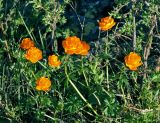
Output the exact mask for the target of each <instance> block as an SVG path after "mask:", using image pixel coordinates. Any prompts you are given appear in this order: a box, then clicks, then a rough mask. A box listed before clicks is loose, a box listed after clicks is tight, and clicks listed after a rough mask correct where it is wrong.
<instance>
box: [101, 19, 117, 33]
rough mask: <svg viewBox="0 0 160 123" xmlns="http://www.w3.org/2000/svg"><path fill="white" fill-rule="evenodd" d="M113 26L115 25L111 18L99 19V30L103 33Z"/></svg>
mask: <svg viewBox="0 0 160 123" xmlns="http://www.w3.org/2000/svg"><path fill="white" fill-rule="evenodd" d="M115 24H116V23H115V21H114V19H113V18H111V17H105V18H101V20H100V21H99V27H100V30H103V31H106V30H109V29H111V28H112V27H113V26H114V25H115Z"/></svg>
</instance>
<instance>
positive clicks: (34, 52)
mask: <svg viewBox="0 0 160 123" xmlns="http://www.w3.org/2000/svg"><path fill="white" fill-rule="evenodd" d="M25 58H26V59H27V60H29V61H31V62H32V63H36V62H38V61H39V60H41V59H42V51H41V50H40V49H38V48H36V47H31V48H30V49H29V50H27V52H26V54H25Z"/></svg>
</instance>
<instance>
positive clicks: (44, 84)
mask: <svg viewBox="0 0 160 123" xmlns="http://www.w3.org/2000/svg"><path fill="white" fill-rule="evenodd" d="M50 86H51V81H50V80H49V79H48V78H46V77H40V78H39V79H38V80H37V81H36V89H37V90H42V91H48V90H49V88H50Z"/></svg>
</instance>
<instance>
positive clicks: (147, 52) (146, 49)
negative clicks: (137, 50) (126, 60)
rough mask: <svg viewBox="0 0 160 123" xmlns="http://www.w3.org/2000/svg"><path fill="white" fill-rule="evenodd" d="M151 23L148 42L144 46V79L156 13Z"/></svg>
mask: <svg viewBox="0 0 160 123" xmlns="http://www.w3.org/2000/svg"><path fill="white" fill-rule="evenodd" d="M152 20H153V21H152V25H151V30H150V32H149V35H148V42H147V44H146V46H145V48H144V54H143V56H144V74H143V79H146V77H147V73H146V70H147V68H148V62H147V61H148V56H149V55H150V50H151V45H152V40H153V29H154V28H155V25H156V20H157V18H156V15H154V16H153V17H152Z"/></svg>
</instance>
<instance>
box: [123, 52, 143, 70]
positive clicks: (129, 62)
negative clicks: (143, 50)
mask: <svg viewBox="0 0 160 123" xmlns="http://www.w3.org/2000/svg"><path fill="white" fill-rule="evenodd" d="M124 60H125V64H126V66H127V67H129V69H130V70H137V67H139V66H141V65H142V61H141V57H140V56H139V55H138V54H137V53H135V52H130V54H129V55H127V56H125V58H124Z"/></svg>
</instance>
